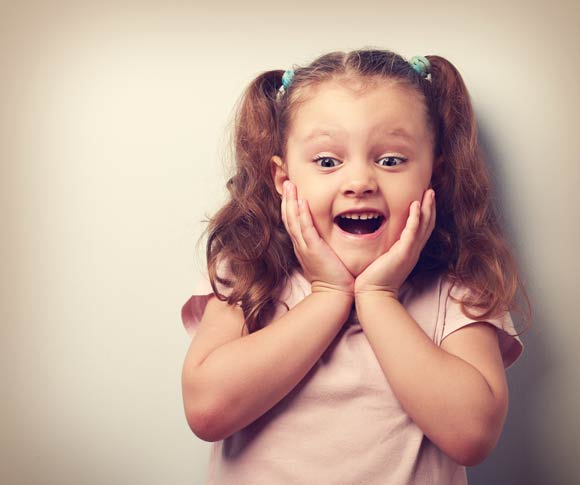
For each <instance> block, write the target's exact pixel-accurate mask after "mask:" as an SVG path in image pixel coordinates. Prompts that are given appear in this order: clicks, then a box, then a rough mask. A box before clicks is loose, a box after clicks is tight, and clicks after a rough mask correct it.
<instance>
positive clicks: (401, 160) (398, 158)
mask: <svg viewBox="0 0 580 485" xmlns="http://www.w3.org/2000/svg"><path fill="white" fill-rule="evenodd" d="M385 159H397V160H400V163H398V164H397V165H382V164H381V165H380V166H381V167H396V166H398V165H401V164H402V163H405V162H406V161H407V159H406V158H405V157H393V156H390V157H381V158H379V160H385ZM320 160H335V161H338V160H336V158H333V157H325V156H319V157H315V158H314V162H319V161H320ZM317 165H318V166H320V165H319V164H318V163H317ZM334 167H336V165H335V166H333V167H322V168H334Z"/></svg>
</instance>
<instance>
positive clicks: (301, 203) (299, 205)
mask: <svg viewBox="0 0 580 485" xmlns="http://www.w3.org/2000/svg"><path fill="white" fill-rule="evenodd" d="M303 205H304V201H303V200H302V199H298V207H302V206H303Z"/></svg>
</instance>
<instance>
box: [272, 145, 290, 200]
mask: <svg viewBox="0 0 580 485" xmlns="http://www.w3.org/2000/svg"><path fill="white" fill-rule="evenodd" d="M270 173H271V174H272V180H274V185H275V186H276V192H278V193H279V194H280V195H282V191H283V184H284V181H286V180H288V172H287V171H286V168H285V166H284V162H283V161H282V159H281V158H280V157H279V156H278V155H274V156H273V157H272V158H271V160H270Z"/></svg>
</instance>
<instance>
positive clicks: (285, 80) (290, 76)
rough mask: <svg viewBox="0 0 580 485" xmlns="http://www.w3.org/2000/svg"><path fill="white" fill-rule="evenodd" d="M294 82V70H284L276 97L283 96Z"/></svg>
mask: <svg viewBox="0 0 580 485" xmlns="http://www.w3.org/2000/svg"><path fill="white" fill-rule="evenodd" d="M293 80H294V70H292V69H286V71H285V72H284V74H283V76H282V86H280V89H278V94H277V97H278V98H279V97H280V96H283V95H284V93H285V92H286V91H287V90H288V88H289V87H290V85H291V84H292V81H293Z"/></svg>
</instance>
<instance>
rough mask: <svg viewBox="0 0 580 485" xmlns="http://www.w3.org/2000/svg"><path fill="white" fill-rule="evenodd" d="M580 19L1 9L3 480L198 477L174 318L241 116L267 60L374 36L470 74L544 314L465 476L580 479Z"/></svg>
mask: <svg viewBox="0 0 580 485" xmlns="http://www.w3.org/2000/svg"><path fill="white" fill-rule="evenodd" d="M579 24H580V15H579V7H578V4H577V3H576V2H572V1H570V2H568V1H561V0H556V1H552V2H545V3H540V2H524V1H522V0H519V1H513V2H503V1H499V0H489V1H487V2H480V3H469V2H466V1H462V2H459V1H451V0H449V1H445V0H444V1H442V2H431V3H420V2H415V1H407V2H402V1H401V2H396V3H395V2H388V1H378V0H374V1H369V0H359V1H357V2H350V3H348V4H344V5H343V4H340V3H337V2H330V1H321V2H303V1H294V2H281V1H270V2H266V1H263V0H262V1H260V2H256V1H252V0H249V1H247V2H233V1H231V2H221V1H219V0H218V1H214V2H203V3H202V2H199V4H198V3H196V2H186V1H162V0H159V1H140V2H137V1H134V2H124V1H116V2H113V1H111V2H107V1H105V2H103V1H94V2H91V1H87V0H79V1H70V2H64V1H49V0H47V1H28V0H22V1H0V160H1V167H2V176H1V178H0V183H1V187H0V201H1V204H0V211H1V215H2V219H1V220H2V237H1V238H0V249H1V253H0V254H1V255H2V259H3V262H2V277H1V282H2V288H1V290H2V291H1V293H0V298H1V314H0V318H1V327H0V332H1V333H0V343H1V349H0V369H1V371H0V372H1V376H0V377H1V382H2V399H1V401H0V411H1V413H0V416H1V418H0V419H1V421H0V429H1V432H0V451H1V452H0V482H1V483H3V484H10V485H20V484H58V485H68V484H71V485H72V484H75V485H77V484H91V485H93V484H104V483H107V484H140V485H150V484H151V485H153V484H159V485H161V484H164V485H165V484H181V485H185V484H200V483H203V480H204V478H205V476H206V474H207V461H208V457H209V448H210V445H209V444H208V443H206V442H203V441H201V440H199V439H198V438H196V437H195V435H193V434H192V433H191V431H190V430H189V428H188V426H187V423H186V420H185V416H184V413H183V408H182V402H181V382H180V374H181V366H182V363H183V358H184V356H185V352H186V350H187V347H188V345H189V341H188V337H187V334H186V333H185V331H184V330H183V328H182V326H181V320H180V310H181V306H182V305H183V303H184V302H185V301H186V299H187V298H188V297H189V295H190V294H191V292H192V289H193V285H194V284H195V281H196V278H197V274H198V271H199V268H200V266H201V264H202V263H203V258H202V255H203V248H201V249H198V248H196V246H195V244H196V242H197V239H198V237H199V236H200V234H201V231H202V229H203V227H204V226H203V225H202V223H201V220H203V219H204V218H205V216H206V215H209V214H212V213H213V212H214V211H215V210H216V209H217V208H218V207H219V206H220V205H221V204H222V202H223V201H224V197H225V194H226V191H225V180H226V174H227V172H226V171H225V170H224V166H223V160H224V156H225V154H226V153H227V150H226V148H225V146H224V142H225V140H227V128H228V125H229V122H230V120H231V115H232V109H233V106H234V104H235V102H236V101H237V99H238V98H239V96H240V95H241V93H242V90H243V89H244V88H245V86H246V85H247V84H248V83H249V82H250V81H251V80H252V79H253V78H254V77H255V76H256V75H257V74H259V73H260V72H262V71H265V70H269V69H286V68H290V67H291V66H292V65H293V64H304V63H307V62H310V61H311V60H313V59H314V58H315V57H316V56H318V55H320V54H322V53H325V52H327V51H331V50H340V49H355V48H361V47H369V46H370V47H380V48H388V49H392V50H395V51H397V52H399V53H400V54H402V55H404V56H405V57H407V58H410V57H411V56H413V55H416V54H421V55H429V54H437V55H442V56H444V57H446V58H448V59H449V60H450V61H451V62H453V63H454V64H455V66H456V67H457V68H458V69H459V71H460V72H461V73H462V75H463V77H464V80H465V82H466V84H467V86H468V88H469V90H470V93H471V95H472V100H473V103H474V106H475V110H476V113H477V117H478V120H479V123H480V131H481V138H482V141H483V143H484V147H485V150H486V153H487V154H488V156H489V163H490V167H491V168H492V173H493V178H494V180H495V188H496V196H497V201H498V205H499V207H500V208H501V210H502V213H503V215H504V220H505V224H506V228H507V231H508V235H509V238H510V240H511V242H512V244H513V247H514V250H515V254H516V257H517V260H518V262H519V263H520V266H521V269H522V276H523V277H524V279H525V281H526V283H527V288H528V291H529V293H530V297H531V301H532V305H533V310H534V320H533V326H532V329H531V330H530V331H529V332H528V333H526V334H525V335H524V336H523V340H524V343H525V345H526V350H525V353H524V355H523V357H522V358H521V359H520V361H518V363H516V364H515V366H514V367H513V368H511V369H509V371H508V379H509V385H510V391H511V395H510V400H511V403H510V411H509V415H508V419H507V422H506V426H505V429H504V433H503V436H502V438H501V441H500V443H499V445H498V447H497V448H496V450H495V451H494V452H493V453H492V455H491V456H490V457H489V458H488V460H487V461H486V462H485V463H484V464H482V465H480V466H477V467H475V468H472V469H469V471H468V473H469V476H470V483H471V484H523V483H525V484H528V485H533V484H551V485H553V484H570V483H574V479H575V478H576V477H577V473H578V458H579V457H580V429H579V425H578V423H579V420H578V417H577V411H578V409H580V396H579V395H580V393H579V387H578V383H579V382H580V381H579V379H578V353H579V351H580V349H579V343H580V342H579V340H580V339H579V336H580V330H579V329H578V324H579V319H578V311H577V307H576V304H577V302H578V296H577V292H578V290H579V288H580V281H579V276H578V275H579V274H580V267H579V262H578V250H579V248H580V226H579V218H578V213H579V209H580V197H579V182H580V168H579V167H580V164H579V155H578V154H579V153H580V133H579V126H580V123H579V121H578V113H579V112H580V96H579V94H578V87H577V84H578V79H579V75H580V58H579V55H578V50H577V49H578V45H580V42H579V41H580V34H579V29H578V25H579ZM346 459H348V457H347V458H346ZM353 466H356V459H355V458H353Z"/></svg>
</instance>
